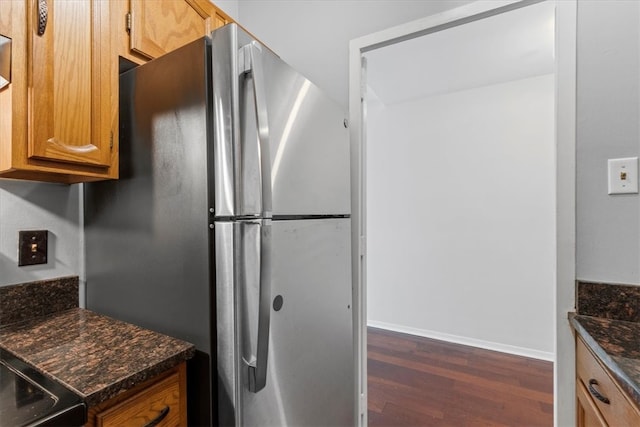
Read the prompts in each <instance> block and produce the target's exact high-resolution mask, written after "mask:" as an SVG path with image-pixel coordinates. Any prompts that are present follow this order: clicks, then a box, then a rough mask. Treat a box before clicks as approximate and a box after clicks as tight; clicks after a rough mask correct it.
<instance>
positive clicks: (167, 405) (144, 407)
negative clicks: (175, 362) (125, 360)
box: [96, 373, 186, 427]
mask: <svg viewBox="0 0 640 427" xmlns="http://www.w3.org/2000/svg"><path fill="white" fill-rule="evenodd" d="M180 402H181V399H180V379H179V376H178V374H177V373H176V374H173V375H171V376H169V377H167V378H165V379H164V380H162V381H160V382H158V383H156V384H154V385H152V386H151V387H149V388H147V389H145V390H143V391H141V392H140V393H138V394H135V395H133V396H132V397H130V398H129V399H127V400H125V401H123V402H121V403H119V404H118V405H115V406H113V407H111V408H109V409H107V410H106V411H103V412H101V413H99V414H97V415H96V421H97V425H98V426H101V427H116V426H142V425H147V424H148V423H151V422H152V420H156V419H160V418H162V420H161V421H159V422H158V423H156V424H153V425H155V426H167V427H168V426H178V425H180V411H181V410H182V411H185V410H186V408H180Z"/></svg>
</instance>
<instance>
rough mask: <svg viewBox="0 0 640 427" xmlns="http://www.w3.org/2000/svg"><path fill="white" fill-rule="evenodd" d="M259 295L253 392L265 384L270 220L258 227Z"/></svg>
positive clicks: (269, 306)
mask: <svg viewBox="0 0 640 427" xmlns="http://www.w3.org/2000/svg"><path fill="white" fill-rule="evenodd" d="M260 228H261V230H260V296H259V303H258V342H257V346H256V362H255V366H249V390H251V391H252V392H254V393H257V392H259V391H260V390H262V389H263V388H264V387H265V385H266V384H267V362H268V358H269V327H270V323H271V220H270V219H263V220H262V226H261V227H260Z"/></svg>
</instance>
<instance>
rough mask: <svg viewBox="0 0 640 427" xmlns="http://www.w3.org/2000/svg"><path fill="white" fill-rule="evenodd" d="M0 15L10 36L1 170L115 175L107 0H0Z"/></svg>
mask: <svg viewBox="0 0 640 427" xmlns="http://www.w3.org/2000/svg"><path fill="white" fill-rule="evenodd" d="M0 16H2V19H1V22H0V34H3V35H5V36H8V37H10V38H11V39H12V52H11V59H12V81H11V84H10V85H9V86H7V87H5V88H3V89H2V90H0V112H1V114H0V115H1V116H2V117H1V119H0V178H15V179H30V180H39V181H54V182H66V183H73V182H82V181H93V180H99V179H110V178H117V177H118V135H117V87H118V86H117V82H118V68H117V63H115V64H114V61H113V60H112V58H113V57H114V56H113V55H114V53H115V52H116V43H115V41H116V40H117V39H116V37H115V36H116V33H115V32H112V31H111V30H110V26H109V23H110V2H107V1H102V0H1V1H0ZM40 16H42V17H46V19H42V20H40V19H41V18H40Z"/></svg>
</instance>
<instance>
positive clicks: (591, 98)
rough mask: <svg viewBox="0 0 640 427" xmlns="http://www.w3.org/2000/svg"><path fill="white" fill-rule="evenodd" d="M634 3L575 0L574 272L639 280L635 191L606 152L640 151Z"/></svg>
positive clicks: (639, 17)
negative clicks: (627, 189)
mask: <svg viewBox="0 0 640 427" xmlns="http://www.w3.org/2000/svg"><path fill="white" fill-rule="evenodd" d="M639 76H640V2H637V1H582V2H578V78H577V85H578V88H577V89H578V96H577V98H578V99H577V116H578V117H577V122H578V123H577V165H576V167H577V198H576V203H577V212H576V216H577V219H576V221H577V242H576V243H577V248H576V256H577V260H576V263H577V265H576V269H577V277H578V279H582V280H593V281H604V282H614V283H628V284H640V197H639V196H638V195H637V194H633V195H615V196H609V195H607V159H610V158H618V157H635V156H638V155H639V154H640V128H639V125H638V123H639V119H640V77H639Z"/></svg>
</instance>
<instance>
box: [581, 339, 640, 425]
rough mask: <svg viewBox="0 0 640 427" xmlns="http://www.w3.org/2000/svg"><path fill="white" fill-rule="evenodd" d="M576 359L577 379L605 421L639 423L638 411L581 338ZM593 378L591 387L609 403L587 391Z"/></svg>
mask: <svg viewBox="0 0 640 427" xmlns="http://www.w3.org/2000/svg"><path fill="white" fill-rule="evenodd" d="M576 360H577V367H576V370H577V374H578V379H579V381H580V382H581V383H582V384H581V385H583V386H584V387H585V389H587V390H585V391H586V392H587V393H589V396H588V397H589V398H591V399H592V401H593V402H594V403H595V406H596V407H597V408H598V410H599V411H600V413H601V414H602V416H603V417H604V419H605V421H606V422H607V423H608V424H609V425H612V426H632V425H639V424H638V423H639V422H640V412H638V410H637V408H635V407H634V406H633V404H632V403H631V402H630V401H629V400H628V398H627V397H626V396H625V394H624V393H623V391H622V390H621V389H620V388H619V387H618V385H616V383H615V382H614V380H613V379H612V378H611V376H610V375H609V374H608V373H607V371H606V370H605V368H604V367H603V366H602V365H601V364H600V362H598V360H597V359H596V357H595V356H594V355H593V354H592V353H591V351H590V350H589V349H588V348H587V347H586V345H585V343H584V342H583V341H582V339H578V340H577V345H576ZM590 380H595V381H596V382H597V384H593V388H594V389H595V390H596V391H598V392H599V393H600V394H601V395H602V396H604V397H606V398H607V399H609V403H608V404H607V403H604V402H602V401H601V400H599V399H597V398H596V397H595V396H593V393H591V392H589V391H588V389H589V381H590Z"/></svg>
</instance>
